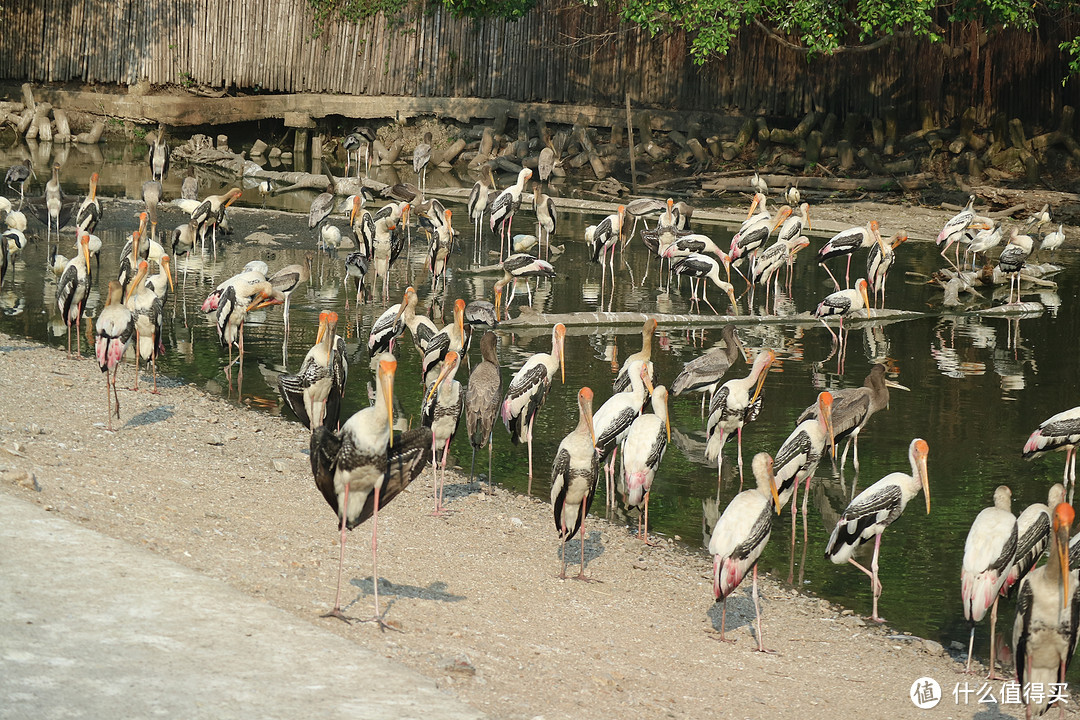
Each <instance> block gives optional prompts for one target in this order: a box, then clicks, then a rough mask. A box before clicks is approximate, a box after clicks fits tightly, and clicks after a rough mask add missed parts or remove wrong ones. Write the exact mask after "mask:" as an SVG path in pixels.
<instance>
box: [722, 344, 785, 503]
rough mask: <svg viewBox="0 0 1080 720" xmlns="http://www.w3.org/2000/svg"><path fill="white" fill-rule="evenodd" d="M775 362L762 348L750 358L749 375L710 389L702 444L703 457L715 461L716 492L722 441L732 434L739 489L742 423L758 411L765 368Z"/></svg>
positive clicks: (767, 371)
mask: <svg viewBox="0 0 1080 720" xmlns="http://www.w3.org/2000/svg"><path fill="white" fill-rule="evenodd" d="M774 362H776V353H775V352H773V351H772V350H762V351H761V352H760V353H758V356H757V357H756V358H754V365H753V367H751V368H750V374H749V375H747V376H746V377H744V378H733V379H731V380H728V381H727V382H725V383H724V384H723V385H721V386H720V387H719V388H717V389H716V390H715V392H713V396H712V401H711V402H710V403H709V419H708V421H707V423H706V426H705V434H706V436H707V437H708V439H709V442H708V445H706V446H705V457H706V459H708V460H709V461H710V462H715V463H716V483H717V493H719V491H720V480H721V471H722V470H723V466H724V453H723V449H724V443H725V442H727V440H728V439H729V438H730V437H731V435H732V434H733V433H734V434H736V436H737V438H738V445H739V454H738V462H739V489H740V490H742V484H743V460H742V429H743V425H744V424H745V423H748V422H751V421H752V420H754V419H755V418H757V416H758V413H759V412H761V388H762V386H763V385H764V384H765V377H766V376H767V375H768V374H769V368H770V367H772V364H773V363H774Z"/></svg>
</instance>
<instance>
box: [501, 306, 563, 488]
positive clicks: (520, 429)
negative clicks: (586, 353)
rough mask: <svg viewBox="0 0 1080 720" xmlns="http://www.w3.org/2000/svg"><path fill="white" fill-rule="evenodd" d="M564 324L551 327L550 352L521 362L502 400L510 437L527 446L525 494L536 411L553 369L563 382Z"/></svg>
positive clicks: (553, 374) (505, 422)
mask: <svg viewBox="0 0 1080 720" xmlns="http://www.w3.org/2000/svg"><path fill="white" fill-rule="evenodd" d="M565 344H566V326H565V325H563V324H562V323H557V324H556V325H555V327H554V328H552V330H551V352H550V353H536V354H535V355H533V356H532V357H530V358H529V359H528V360H526V361H525V364H524V365H522V366H521V369H519V370H518V371H517V372H516V373H514V377H513V379H512V380H511V381H510V386H509V387H508V388H507V389H506V397H505V398H503V401H502V409H501V411H500V414H501V415H502V420H503V424H504V425H506V429H507V430H508V431H509V432H510V440H511V442H513V443H514V444H515V445H519V444H521V440H522V438H524V439H525V442H526V443H527V444H528V447H529V485H528V489H527V491H526V492H527V493H528V494H530V495H531V494H532V475H533V472H532V465H533V463H532V433H533V424H534V423H535V422H536V414H537V413H539V412H540V408H542V407H543V406H544V401H545V400H546V399H547V394H548V390H549V389H550V388H551V381H552V378H554V377H555V371H556V370H561V371H562V380H563V382H566V361H565V356H566V352H565V350H564V347H565Z"/></svg>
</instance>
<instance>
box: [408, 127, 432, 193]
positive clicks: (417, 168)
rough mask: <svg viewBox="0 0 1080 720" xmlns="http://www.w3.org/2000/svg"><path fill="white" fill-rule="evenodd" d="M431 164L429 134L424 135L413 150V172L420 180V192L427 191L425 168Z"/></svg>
mask: <svg viewBox="0 0 1080 720" xmlns="http://www.w3.org/2000/svg"><path fill="white" fill-rule="evenodd" d="M429 162H431V133H430V132H426V133H424V141H423V142H421V143H419V144H418V145H417V146H416V147H415V148H413V154H412V167H413V172H414V173H416V175H417V177H418V178H420V181H419V182H420V192H423V191H424V190H425V189H427V166H428V163H429Z"/></svg>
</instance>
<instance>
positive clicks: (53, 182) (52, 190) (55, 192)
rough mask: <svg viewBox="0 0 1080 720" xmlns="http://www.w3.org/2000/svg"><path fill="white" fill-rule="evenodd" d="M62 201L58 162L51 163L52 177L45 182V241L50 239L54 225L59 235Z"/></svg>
mask: <svg viewBox="0 0 1080 720" xmlns="http://www.w3.org/2000/svg"><path fill="white" fill-rule="evenodd" d="M63 203H64V189H63V188H62V187H60V163H53V172H52V178H51V179H50V180H49V181H48V182H47V183H45V209H46V211H47V213H48V218H47V219H46V225H47V232H46V236H45V240H46V242H49V241H51V240H52V228H53V225H54V224H55V225H56V237H57V239H58V240H59V237H60V224H61V223H60V209H61V208H62V207H63Z"/></svg>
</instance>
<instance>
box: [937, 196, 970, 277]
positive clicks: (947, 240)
mask: <svg viewBox="0 0 1080 720" xmlns="http://www.w3.org/2000/svg"><path fill="white" fill-rule="evenodd" d="M977 217H978V216H977V215H976V214H975V196H974V195H969V196H968V201H967V205H966V206H965V207H964V209H963V210H961V211H960V212H958V213H956V214H955V215H953V216H952V217H951V218H949V219H948V220H947V221H946V222H945V226H944V227H943V228H942V229H941V232H939V233H938V236H937V240H936V241H935V242H936V244H937V245H941V244H942V243H944V245H945V247H944V248H942V250H941V253H940V254H941V257H943V258H945V259H946V260H947V261H948V262H949V263H951V264H952V266H953V267H954V268H956V263H953V261H952V260H950V259H949V256H948V255H946V254H945V253H947V252H948V251H949V248H950V247H952V246H953V245H954V244H956V243H958V242H959V241H960V238H962V237H963V236H964V233H965V231H967V229H968V228H969V227H973V225H972V223H974V222H975V221H976V219H977ZM956 253H957V256H959V254H960V246H959V245H957V250H956ZM958 259H959V258H958ZM956 269H957V271H958V272H959V268H956Z"/></svg>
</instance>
